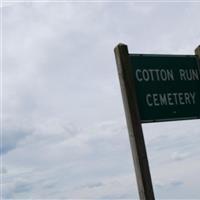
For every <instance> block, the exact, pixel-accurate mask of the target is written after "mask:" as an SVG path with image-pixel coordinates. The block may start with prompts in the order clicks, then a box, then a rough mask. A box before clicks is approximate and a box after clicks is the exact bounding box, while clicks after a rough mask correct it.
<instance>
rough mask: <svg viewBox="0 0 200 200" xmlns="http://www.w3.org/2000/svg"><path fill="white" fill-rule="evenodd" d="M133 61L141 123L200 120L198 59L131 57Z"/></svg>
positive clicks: (143, 55)
mask: <svg viewBox="0 0 200 200" xmlns="http://www.w3.org/2000/svg"><path fill="white" fill-rule="evenodd" d="M129 62H130V64H129V68H130V69H128V71H129V73H130V74H131V78H133V79H132V80H133V81H134V83H135V90H136V91H135V92H136V97H137V103H138V107H139V113H140V119H141V122H143V123H144V122H152V121H168V120H179V119H194V118H200V70H199V65H198V62H199V61H198V58H197V57H196V56H193V55H185V56H182V55H181V56H179V55H178V56H175V55H150V54H129ZM131 89H132V90H134V88H131ZM133 92H134V91H133Z"/></svg>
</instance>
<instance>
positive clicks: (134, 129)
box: [114, 44, 155, 200]
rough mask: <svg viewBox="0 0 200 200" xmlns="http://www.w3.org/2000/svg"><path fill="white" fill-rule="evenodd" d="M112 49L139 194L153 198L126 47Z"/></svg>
mask: <svg viewBox="0 0 200 200" xmlns="http://www.w3.org/2000/svg"><path fill="white" fill-rule="evenodd" d="M114 51H115V57H116V62H117V68H118V74H119V79H120V86H121V91H122V96H123V102H124V108H125V113H126V120H127V125H128V131H129V139H130V145H131V151H132V156H133V160H134V165H135V172H136V178H137V184H138V190H139V196H140V199H141V200H154V199H155V197H154V192H153V186H152V181H151V174H150V170H149V164H148V158H147V153H146V148H145V141H144V136H143V131H142V126H141V121H140V115H139V109H138V104H137V99H136V93H135V90H134V91H132V88H134V87H135V85H134V80H133V79H132V78H131V76H130V71H129V69H130V68H129V65H130V64H129V53H128V47H127V45H125V44H119V45H117V46H116V47H115V50H114Z"/></svg>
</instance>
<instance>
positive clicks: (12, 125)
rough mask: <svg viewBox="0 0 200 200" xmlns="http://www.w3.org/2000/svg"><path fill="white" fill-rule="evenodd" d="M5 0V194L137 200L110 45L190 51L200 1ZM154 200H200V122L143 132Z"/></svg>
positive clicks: (199, 40) (197, 40)
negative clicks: (53, 0) (95, 0)
mask: <svg viewBox="0 0 200 200" xmlns="http://www.w3.org/2000/svg"><path fill="white" fill-rule="evenodd" d="M13 2H14V1H12V2H10V3H9V0H7V3H6V2H4V3H3V5H2V6H1V20H2V23H3V24H2V25H3V28H2V32H1V33H2V34H3V44H1V45H2V47H3V134H2V137H3V145H2V146H1V158H2V159H3V168H2V169H1V176H2V177H3V183H2V186H3V197H4V198H8V199H69V198H88V199H89V198H92V199H96V198H97V199H112V198H113V199H116V198H121V199H130V198H138V193H137V185H136V180H135V172H134V168H133V163H132V157H131V151H130V145H129V139H128V132H127V127H126V121H125V115H124V109H123V103H122V98H121V92H120V86H119V81H118V75H117V70H116V64H115V57H114V52H113V49H114V47H115V46H116V45H117V44H118V43H120V42H123V43H126V44H128V46H129V51H130V52H134V53H170V54H193V53H194V49H195V48H196V47H197V46H198V45H199V44H200V25H199V22H200V20H199V19H200V12H199V10H200V2H198V1H196V2H195V1H194V2H193V3H183V2H182V3H181V2H180V1H179V3H178V2H177V3H173V2H171V3H170V2H163V3H159V2H151V3H148V2H146V3H145V2H143V3H134V2H116V1H115V2H111V1H110V2H104V3H103V2H96V3H95V2H92V1H91V2H89V1H88V2H80V1H79V2H73V3H70V2H68V3H67V2H65V3H63V2H60V3H59V2H48V3H47V2H46V3H45V2H39V1H37V2H34V1H33V2H32V3H31V2H30V3H27V2H25V3H23V2H21V3H19V2H14V3H13ZM143 129H144V135H145V141H146V145H147V151H148V157H149V162H150V168H151V173H152V180H153V186H154V190H155V196H156V199H177V198H178V199H200V190H199V185H200V181H199V177H200V120H193V121H178V122H164V123H152V124H145V125H144V126H143Z"/></svg>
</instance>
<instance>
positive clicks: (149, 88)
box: [114, 44, 200, 200]
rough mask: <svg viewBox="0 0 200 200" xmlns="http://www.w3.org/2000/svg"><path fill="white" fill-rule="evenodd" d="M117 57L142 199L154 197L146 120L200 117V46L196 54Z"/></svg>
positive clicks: (121, 49) (121, 48)
mask: <svg viewBox="0 0 200 200" xmlns="http://www.w3.org/2000/svg"><path fill="white" fill-rule="evenodd" d="M114 51H115V58H116V63H117V69H118V75H119V80H120V86H121V92H122V97H123V102H124V108H125V113H126V120H127V125H128V130H129V138H130V144H131V150H132V155H133V160H134V165H135V171H136V178H137V184H138V189H139V196H140V199H141V200H154V199H155V197H154V192H153V186H152V181H151V175H150V170H149V164H148V158H147V153H146V147H145V141H144V136H143V131H142V126H141V124H142V123H148V122H162V121H172V120H183V119H200V46H199V47H197V48H196V50H195V55H161V54H129V52H128V47H127V45H125V44H119V45H117V46H116V47H115V50H114Z"/></svg>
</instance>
